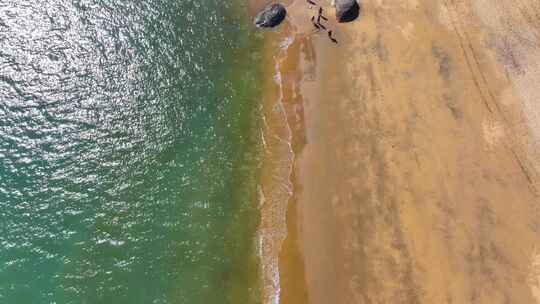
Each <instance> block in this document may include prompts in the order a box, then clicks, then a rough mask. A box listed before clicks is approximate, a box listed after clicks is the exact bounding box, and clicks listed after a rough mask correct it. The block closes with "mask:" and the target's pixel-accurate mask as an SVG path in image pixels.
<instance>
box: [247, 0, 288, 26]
mask: <svg viewBox="0 0 540 304" xmlns="http://www.w3.org/2000/svg"><path fill="white" fill-rule="evenodd" d="M285 16H287V10H286V9H285V7H284V6H283V5H281V4H279V3H274V4H270V5H268V6H266V7H265V8H264V9H263V10H262V11H260V12H259V13H258V14H257V16H255V20H254V23H255V25H256V26H258V27H275V26H278V25H279V24H280V23H281V22H283V20H284V19H285Z"/></svg>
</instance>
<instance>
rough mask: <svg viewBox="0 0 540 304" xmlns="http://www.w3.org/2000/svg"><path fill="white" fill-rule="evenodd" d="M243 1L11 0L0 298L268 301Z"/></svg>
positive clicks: (4, 71)
mask: <svg viewBox="0 0 540 304" xmlns="http://www.w3.org/2000/svg"><path fill="white" fill-rule="evenodd" d="M247 21H248V20H247V18H246V16H245V9H243V8H242V7H240V6H239V5H238V3H234V2H227V1H216V0H149V1H140V0H47V1H45V0H31V1H30V0H0V46H1V47H0V303H8V304H10V303H16V304H19V303H21V304H22V303H24V304H30V303H40V304H41V303H58V304H60V303H89V304H95V303H111V304H112V303H114V304H119V303H205V304H211V303H255V302H258V299H259V288H258V285H259V279H258V278H259V277H260V275H259V274H258V266H257V264H258V262H257V258H256V257H255V254H254V251H255V250H254V245H253V244H254V234H255V229H256V226H257V223H258V210H257V198H256V194H257V191H256V185H257V182H256V181H257V166H258V163H259V160H258V155H259V153H258V150H257V149H258V148H257V147H258V143H259V142H258V121H257V119H256V117H257V114H258V98H257V95H258V94H259V89H258V87H257V83H258V81H257V78H258V77H259V72H258V66H259V63H258V62H259V60H258V58H259V57H260V52H259V49H258V46H257V44H258V43H259V42H260V41H259V40H260V39H259V38H257V37H254V34H253V33H252V32H251V27H250V26H249V25H248V23H247Z"/></svg>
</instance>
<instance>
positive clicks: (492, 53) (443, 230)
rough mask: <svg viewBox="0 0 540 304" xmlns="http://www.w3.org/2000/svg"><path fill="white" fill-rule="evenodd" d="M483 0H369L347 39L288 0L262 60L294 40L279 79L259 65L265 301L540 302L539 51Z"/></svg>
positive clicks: (281, 59)
mask: <svg viewBox="0 0 540 304" xmlns="http://www.w3.org/2000/svg"><path fill="white" fill-rule="evenodd" d="M484 2H485V1H481V0H471V1H456V2H454V1H438V2H429V1H406V2H405V3H391V4H388V3H385V4H381V3H380V2H377V3H375V2H373V1H366V2H365V3H364V10H363V15H362V16H361V18H360V20H358V21H356V22H354V23H352V24H345V25H338V26H336V25H335V24H332V27H333V28H335V29H336V34H337V38H338V40H339V41H340V44H339V46H338V47H334V46H333V45H331V44H330V43H329V42H328V41H327V40H326V39H324V37H321V36H317V35H312V36H306V35H303V34H302V33H303V32H307V31H308V29H309V24H308V23H307V22H305V23H304V22H303V21H302V20H304V19H306V18H305V13H306V12H305V7H304V6H305V5H304V3H303V2H302V3H300V2H299V1H296V2H294V3H292V4H290V5H289V8H288V9H289V11H290V12H291V19H290V20H289V22H290V23H291V24H290V25H287V26H286V27H284V28H283V29H280V31H279V32H274V33H271V36H272V37H271V38H268V39H275V40H274V41H273V42H272V43H270V46H269V47H268V51H267V55H266V58H265V62H273V64H274V63H275V59H276V58H275V56H274V54H276V53H277V50H278V46H277V44H279V42H276V41H280V39H281V41H283V38H284V37H288V35H289V36H290V35H294V36H295V38H294V39H293V40H292V43H291V44H290V45H289V46H288V49H287V50H286V51H285V52H286V53H284V51H283V50H281V51H280V55H279V56H278V58H277V60H278V66H277V70H278V71H279V73H280V75H281V81H282V84H281V88H280V90H279V89H278V90H276V88H277V87H278V86H276V85H275V83H273V79H274V76H275V74H274V73H275V72H276V66H274V65H272V69H269V70H268V73H267V76H265V81H269V82H268V83H267V84H266V85H265V87H266V88H267V89H265V97H264V102H263V112H264V113H265V118H266V123H267V124H266V129H265V134H266V135H265V141H266V142H267V144H268V146H269V147H273V148H271V149H270V150H268V151H266V153H267V155H266V157H265V164H264V166H265V168H266V169H264V170H263V174H262V175H263V179H262V181H261V184H262V187H263V192H264V189H267V191H269V190H268V189H277V190H276V191H277V193H278V194H277V196H278V197H279V198H278V199H270V204H267V203H266V202H265V204H266V206H267V208H265V207H264V205H263V214H262V216H263V220H262V221H263V224H262V225H261V230H262V231H267V232H270V234H268V235H271V236H270V237H269V238H267V239H266V241H267V244H270V245H267V246H264V244H263V245H262V247H263V250H262V253H261V254H262V259H263V267H265V266H264V265H267V264H268V262H269V261H271V262H270V264H271V265H272V266H271V267H273V268H272V275H271V276H269V277H267V278H266V279H265V288H267V287H268V286H270V289H269V290H271V292H270V293H273V296H271V297H269V296H268V293H266V296H265V303H284V304H305V303H310V304H318V303H321V304H326V303H340V304H342V303H343V304H348V303H365V302H376V303H417V302H418V303H420V302H421V303H450V302H454V303H468V302H475V303H476V302H478V303H504V301H517V302H519V303H531V304H537V303H540V270H538V269H539V267H538V265H540V263H539V262H538V261H540V252H539V251H538V248H539V246H540V235H539V233H538V231H540V221H539V220H538V216H539V215H540V214H539V210H540V208H539V207H540V205H539V204H540V199H539V196H538V189H539V181H540V179H539V175H538V168H540V162H539V161H538V160H539V159H540V154H538V153H537V152H536V153H535V151H538V150H537V149H536V150H535V148H536V147H537V145H538V143H540V140H539V139H538V138H535V137H534V134H535V132H534V131H535V130H536V131H538V130H540V129H536V127H537V125H535V123H538V122H540V119H539V118H538V117H537V116H536V114H535V113H538V111H540V107H537V108H534V107H533V108H531V105H532V104H533V103H532V101H533V100H534V98H535V96H540V95H536V94H540V90H539V89H535V88H534V87H533V88H527V87H526V84H527V83H531V79H540V76H539V77H538V78H535V77H536V76H535V75H537V74H536V73H540V69H539V68H538V66H537V65H535V64H534V62H535V61H534V60H535V59H538V60H540V55H538V54H536V53H532V55H529V56H525V55H523V54H524V53H525V52H526V50H527V45H525V46H523V45H522V44H520V43H519V41H517V42H516V41H511V45H510V46H508V45H506V44H505V43H506V42H505V39H508V38H507V37H508V35H511V34H512V33H511V32H509V30H508V29H506V32H505V31H503V30H501V28H503V29H504V26H505V24H508V23H504V22H503V21H500V22H499V23H497V22H495V21H491V20H505V19H504V17H505V14H506V12H505V11H504V10H495V11H493V10H490V9H487V8H486V5H488V4H487V3H484ZM503 2H505V3H503V4H499V5H503V6H504V4H508V1H507V0H504V1H503ZM529 2H530V1H529ZM525 3H528V1H525ZM327 8H328V7H327ZM482 9H484V10H485V11H484V13H485V15H483V16H482V15H481V14H482V12H481V10H482ZM302 14H304V15H302ZM508 14H510V13H508ZM512 14H513V13H512ZM512 16H513V17H512V18H511V19H508V20H506V21H508V22H510V23H511V24H514V25H516V26H517V25H519V26H527V25H526V24H525V25H523V24H522V22H523V20H521V21H520V20H518V19H516V17H515V16H514V15H512ZM330 17H332V16H330ZM306 20H307V19H306ZM490 22H491V23H490ZM520 22H521V23H520ZM518 23H519V24H518ZM289 26H291V27H289ZM529 26H532V25H530V24H529ZM538 29H540V25H539V26H538ZM497 32H501V33H503V34H504V35H503V34H501V35H500V36H497V35H496V33H497ZM505 35H506V36H505ZM539 37H540V36H539ZM539 45H540V44H539ZM508 48H509V50H508ZM509 54H510V55H509ZM512 54H514V55H516V54H517V55H520V56H521V57H519V58H521V59H519V58H518V59H515V58H514V59H512V56H513V55H512ZM330 60H331V61H330ZM516 62H517V63H516ZM539 62H540V61H539ZM528 67H530V68H531V69H530V70H529V69H527V68H528ZM531 75H532V76H531ZM276 105H278V108H277V110H276V108H275V106H276ZM531 113H532V114H531ZM275 135H277V136H275ZM272 138H273V139H276V140H273V141H272ZM283 139H285V140H284V141H283ZM269 140H270V141H272V142H271V143H270V142H269ZM284 142H288V144H285V146H288V147H287V148H284V146H283V144H284ZM284 156H285V157H284ZM283 160H285V162H283ZM276 168H277V169H276ZM272 191H274V190H272ZM265 197H266V199H267V202H268V195H267V193H265ZM272 202H273V203H272ZM285 218H286V222H284V220H285ZM284 227H286V228H287V231H286V232H285V231H284V230H283V229H284ZM272 233H273V234H272ZM268 235H267V236H268ZM277 256H279V261H278V262H277V263H278V264H276V259H277ZM269 257H271V258H269ZM265 259H266V262H264V261H265ZM265 263H266V264H265ZM277 265H279V269H278V268H276V267H277ZM266 267H268V265H267V266H266ZM276 274H278V275H279V280H278V279H277V278H276V277H275V275H276Z"/></svg>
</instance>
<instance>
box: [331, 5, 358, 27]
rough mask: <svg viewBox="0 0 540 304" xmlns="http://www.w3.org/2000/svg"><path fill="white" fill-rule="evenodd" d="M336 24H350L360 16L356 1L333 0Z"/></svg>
mask: <svg viewBox="0 0 540 304" xmlns="http://www.w3.org/2000/svg"><path fill="white" fill-rule="evenodd" d="M335 1H336V2H335V5H336V17H337V21H338V22H351V21H354V20H355V19H356V18H358V16H359V15H360V5H359V4H358V2H356V0H335Z"/></svg>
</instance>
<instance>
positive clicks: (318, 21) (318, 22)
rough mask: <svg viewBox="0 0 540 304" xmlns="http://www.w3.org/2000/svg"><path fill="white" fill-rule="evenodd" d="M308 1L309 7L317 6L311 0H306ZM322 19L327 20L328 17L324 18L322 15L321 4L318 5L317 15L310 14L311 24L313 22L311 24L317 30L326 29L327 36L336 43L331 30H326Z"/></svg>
mask: <svg viewBox="0 0 540 304" xmlns="http://www.w3.org/2000/svg"><path fill="white" fill-rule="evenodd" d="M306 1H307V2H308V4H309V5H310V7H313V6H315V7H317V6H318V5H317V3H315V2H313V1H312V0H306ZM322 21H328V18H326V17H325V16H324V15H323V8H322V7H321V6H319V11H318V14H317V17H315V16H311V24H313V26H314V27H315V29H316V30H317V31H320V30H324V31H327V32H328V38H330V40H331V41H332V42H333V43H336V44H337V43H338V42H337V40H336V39H335V38H334V37H333V36H332V31H331V30H328V29H327V28H326V26H325V25H324V24H323V23H322Z"/></svg>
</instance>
